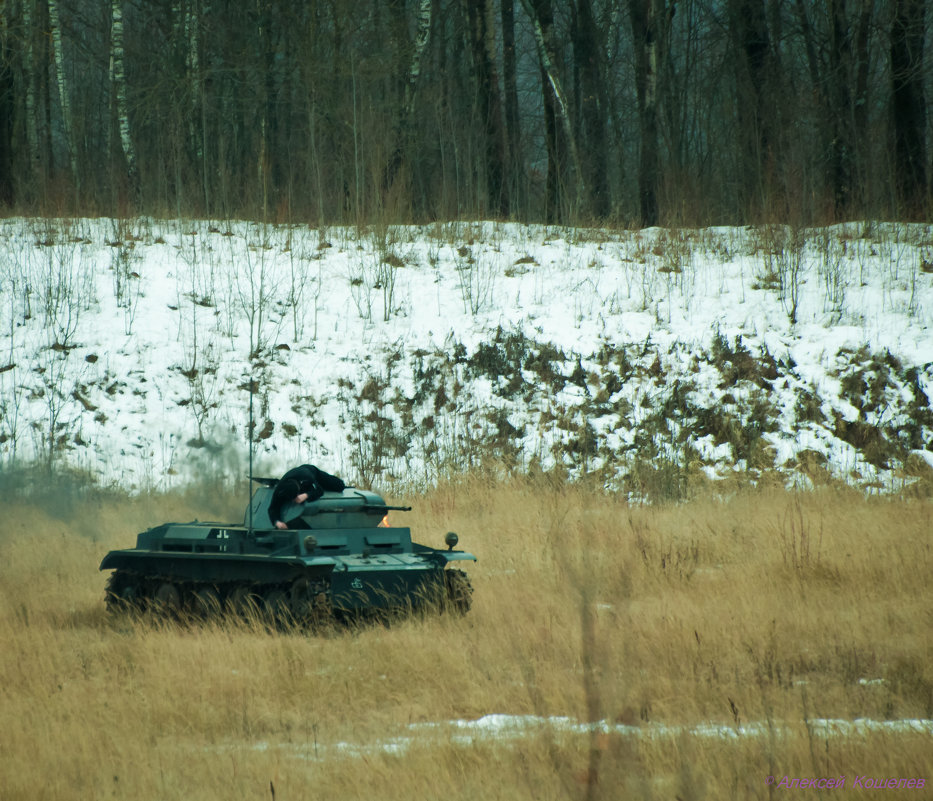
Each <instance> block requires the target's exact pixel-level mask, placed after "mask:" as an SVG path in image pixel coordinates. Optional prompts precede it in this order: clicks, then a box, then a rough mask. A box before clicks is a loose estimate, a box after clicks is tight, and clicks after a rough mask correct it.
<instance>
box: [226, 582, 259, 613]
mask: <svg viewBox="0 0 933 801" xmlns="http://www.w3.org/2000/svg"><path fill="white" fill-rule="evenodd" d="M260 603H261V599H260V598H259V596H258V595H256V593H254V592H253V590H252V587H246V586H239V587H234V588H233V590H231V592H230V594H229V595H228V596H227V611H228V612H231V613H232V614H234V615H236V616H237V617H239V618H241V619H243V620H249V619H250V618H254V617H256V615H257V614H258V613H259V605H260Z"/></svg>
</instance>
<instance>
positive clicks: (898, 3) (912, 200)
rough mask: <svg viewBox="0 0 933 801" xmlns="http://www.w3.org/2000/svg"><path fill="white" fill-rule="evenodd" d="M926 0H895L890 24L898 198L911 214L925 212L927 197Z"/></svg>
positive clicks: (900, 203)
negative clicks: (924, 68)
mask: <svg viewBox="0 0 933 801" xmlns="http://www.w3.org/2000/svg"><path fill="white" fill-rule="evenodd" d="M926 5H927V4H926V3H924V2H923V0H895V2H894V23H893V25H892V28H891V83H892V87H891V111H892V123H893V127H894V181H895V191H896V195H897V201H898V204H899V206H900V208H901V209H902V210H903V211H905V212H906V213H908V214H916V215H919V214H922V211H923V206H922V204H923V202H924V201H925V200H926V199H927V192H928V184H927V181H928V175H927V157H926V145H925V136H924V135H925V132H926V101H925V98H924V95H923V50H924V46H923V42H924V13H925V9H926Z"/></svg>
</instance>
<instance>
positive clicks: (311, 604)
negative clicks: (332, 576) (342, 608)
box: [289, 578, 334, 626]
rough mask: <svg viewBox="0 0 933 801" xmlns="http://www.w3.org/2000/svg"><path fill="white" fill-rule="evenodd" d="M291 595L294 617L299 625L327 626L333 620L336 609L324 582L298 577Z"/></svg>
mask: <svg viewBox="0 0 933 801" xmlns="http://www.w3.org/2000/svg"><path fill="white" fill-rule="evenodd" d="M289 595H290V596H291V597H290V602H291V603H290V606H291V614H292V619H293V620H294V621H295V622H296V623H298V624H299V625H304V626H326V625H327V624H328V623H332V622H333V620H334V610H333V608H332V607H331V603H330V599H329V598H328V597H327V593H326V591H325V586H324V585H323V584H322V583H320V582H317V583H315V582H313V581H311V580H309V579H306V578H300V579H296V580H295V582H294V583H293V584H292V587H291V591H290V593H289Z"/></svg>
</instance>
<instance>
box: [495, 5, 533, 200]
mask: <svg viewBox="0 0 933 801" xmlns="http://www.w3.org/2000/svg"><path fill="white" fill-rule="evenodd" d="M501 17H502V86H503V106H504V110H505V140H506V154H505V172H506V176H507V181H506V185H507V187H508V192H509V199H510V205H511V212H512V214H513V215H515V214H516V213H518V214H527V213H528V209H527V208H525V186H524V180H523V176H524V169H523V163H522V139H521V123H520V121H519V115H518V77H517V71H516V64H517V58H516V53H515V4H514V0H502V9H501Z"/></svg>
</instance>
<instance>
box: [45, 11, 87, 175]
mask: <svg viewBox="0 0 933 801" xmlns="http://www.w3.org/2000/svg"><path fill="white" fill-rule="evenodd" d="M48 4H49V27H50V28H51V31H50V33H51V39H52V58H53V60H54V62H55V85H56V87H57V88H58V99H59V103H60V104H61V110H62V130H63V132H64V136H65V149H66V151H67V153H68V167H69V169H70V170H71V180H72V181H74V183H75V187H76V188H77V187H78V185H79V183H80V180H79V177H78V157H77V153H76V152H75V140H74V125H73V121H72V117H71V98H70V95H69V93H68V80H67V78H66V76H65V50H64V47H63V44H62V24H61V17H60V15H59V13H58V0H48Z"/></svg>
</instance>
